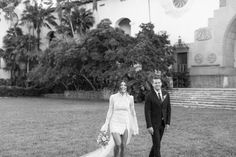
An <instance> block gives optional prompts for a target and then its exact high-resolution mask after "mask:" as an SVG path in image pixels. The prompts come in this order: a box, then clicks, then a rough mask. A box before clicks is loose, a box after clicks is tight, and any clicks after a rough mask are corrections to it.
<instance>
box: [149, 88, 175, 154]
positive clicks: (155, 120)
mask: <svg viewBox="0 0 236 157" xmlns="http://www.w3.org/2000/svg"><path fill="white" fill-rule="evenodd" d="M161 91H162V100H161V99H160V98H159V97H158V96H157V94H156V92H155V91H154V89H152V90H151V91H150V93H148V94H147V95H146V98H145V118H146V124H147V128H150V127H153V129H154V133H153V135H152V141H153V146H152V149H151V152H150V155H149V157H161V154H160V144H161V138H162V136H163V133H164V128H165V125H166V124H168V125H170V118H171V105H170V96H169V93H168V92H167V91H164V90H161Z"/></svg>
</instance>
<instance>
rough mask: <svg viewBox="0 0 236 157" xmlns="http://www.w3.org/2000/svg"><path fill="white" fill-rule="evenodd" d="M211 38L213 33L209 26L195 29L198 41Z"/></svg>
mask: <svg viewBox="0 0 236 157" xmlns="http://www.w3.org/2000/svg"><path fill="white" fill-rule="evenodd" d="M211 38H212V35H211V31H210V29H209V28H200V29H198V30H196V31H195V39H196V40H197V41H204V40H209V39H211Z"/></svg>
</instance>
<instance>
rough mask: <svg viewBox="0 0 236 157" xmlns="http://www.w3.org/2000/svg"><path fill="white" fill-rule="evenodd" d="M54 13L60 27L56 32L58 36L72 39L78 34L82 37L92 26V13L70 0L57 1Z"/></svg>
mask: <svg viewBox="0 0 236 157" xmlns="http://www.w3.org/2000/svg"><path fill="white" fill-rule="evenodd" d="M56 11H57V13H58V17H59V21H60V25H59V26H58V27H57V31H58V33H60V34H66V35H68V36H71V37H73V38H75V37H76V34H78V35H79V36H80V37H81V36H83V35H84V34H85V33H86V32H87V31H88V30H89V29H90V28H91V27H92V26H93V24H94V22H95V20H94V17H93V13H92V12H91V11H90V10H86V9H85V8H80V7H79V5H76V4H74V3H72V2H71V1H70V0H66V1H60V0H59V1H58V2H57V7H56Z"/></svg>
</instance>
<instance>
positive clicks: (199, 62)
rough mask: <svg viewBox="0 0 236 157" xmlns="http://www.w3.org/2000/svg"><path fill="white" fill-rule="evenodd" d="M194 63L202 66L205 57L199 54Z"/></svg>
mask: <svg viewBox="0 0 236 157" xmlns="http://www.w3.org/2000/svg"><path fill="white" fill-rule="evenodd" d="M194 61H195V62H196V63H197V64H201V63H202V62H203V56H202V54H200V53H198V54H196V55H195V57H194Z"/></svg>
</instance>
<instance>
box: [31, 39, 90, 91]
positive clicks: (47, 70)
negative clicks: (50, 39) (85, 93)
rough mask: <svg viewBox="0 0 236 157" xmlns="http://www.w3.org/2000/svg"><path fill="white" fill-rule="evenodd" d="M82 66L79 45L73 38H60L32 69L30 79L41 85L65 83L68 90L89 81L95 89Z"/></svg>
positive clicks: (50, 85) (48, 85) (51, 85)
mask: <svg viewBox="0 0 236 157" xmlns="http://www.w3.org/2000/svg"><path fill="white" fill-rule="evenodd" d="M82 68H83V64H82V62H81V60H80V54H79V51H78V45H77V44H76V43H75V42H74V41H73V40H72V41H69V42H67V41H64V40H60V39H58V40H56V41H54V43H52V44H51V45H50V47H49V49H46V50H45V52H44V54H43V56H41V58H40V63H39V65H38V66H37V67H36V68H34V69H33V70H32V71H31V73H30V75H29V79H30V80H31V81H32V82H33V83H34V84H35V85H37V86H40V87H50V88H52V87H54V86H55V85H57V86H58V85H63V86H64V89H67V90H68V89H71V88H72V89H78V88H79V86H80V85H83V84H84V82H87V83H88V84H89V85H90V86H91V87H92V88H93V89H94V87H93V85H92V84H91V83H90V81H89V80H88V78H87V77H86V76H85V75H84V74H83V73H82V72H81V69H82ZM78 83H80V84H78Z"/></svg>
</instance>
